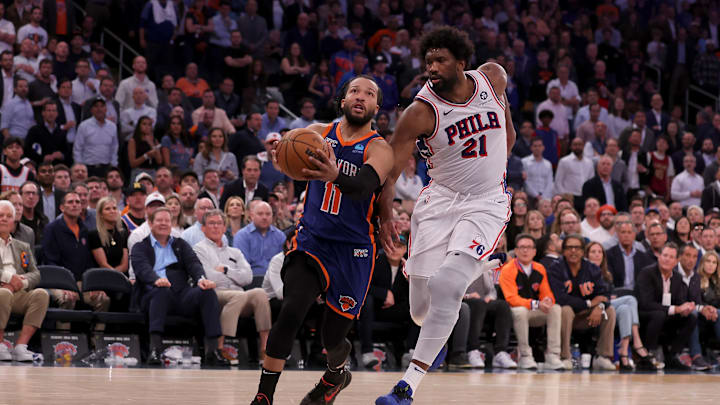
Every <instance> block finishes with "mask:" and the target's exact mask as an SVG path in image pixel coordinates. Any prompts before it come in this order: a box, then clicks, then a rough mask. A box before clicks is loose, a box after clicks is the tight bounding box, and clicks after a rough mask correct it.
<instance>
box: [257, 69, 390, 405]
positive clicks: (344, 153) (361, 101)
mask: <svg viewBox="0 0 720 405" xmlns="http://www.w3.org/2000/svg"><path fill="white" fill-rule="evenodd" d="M381 105H382V93H381V91H380V88H379V87H378V86H377V84H376V83H375V81H374V80H373V79H372V78H370V77H368V76H358V77H356V78H354V79H352V80H351V81H350V82H348V84H347V85H346V87H345V92H344V96H343V98H342V100H341V101H340V107H341V109H342V119H341V120H340V121H339V122H336V123H332V124H313V125H311V126H309V127H308V128H309V129H312V130H314V131H315V132H317V133H319V134H322V136H323V138H325V141H326V142H327V145H328V147H329V148H328V149H329V150H330V156H327V155H325V153H324V152H323V151H321V150H319V149H318V150H317V156H316V158H311V160H312V162H313V163H314V164H315V165H316V166H317V170H308V169H303V171H304V173H305V175H306V177H307V178H309V179H310V181H309V182H308V187H307V191H306V196H305V212H304V214H303V216H302V217H301V218H300V220H299V222H298V224H297V229H296V234H295V237H294V239H293V245H292V249H291V250H290V251H289V252H288V254H287V256H286V257H285V262H284V264H283V268H282V275H283V281H284V287H283V289H284V291H285V297H284V299H283V306H282V309H281V310H280V315H279V316H278V319H277V321H276V322H275V324H274V325H273V327H272V329H271V330H270V335H269V337H268V343H267V349H266V356H265V360H264V362H263V369H262V374H261V376H260V385H259V387H258V393H257V395H256V396H255V399H254V400H253V402H252V404H257V405H266V404H272V403H273V394H274V392H275V386H276V385H277V382H278V379H279V378H280V372H281V371H282V369H283V367H284V366H285V359H286V358H287V357H288V356H289V355H290V350H291V348H292V344H293V341H294V340H295V336H296V335H297V332H298V330H299V329H300V326H301V324H302V322H303V320H304V319H305V315H306V314H307V312H308V310H309V309H310V307H311V305H312V304H313V303H314V302H315V300H316V298H317V297H318V296H319V295H321V294H323V293H324V294H325V302H326V304H327V307H326V309H325V313H324V316H323V323H322V327H321V329H322V330H321V337H322V342H323V346H324V347H325V350H326V351H327V370H326V371H325V374H324V375H323V377H322V378H321V379H320V382H319V383H318V384H317V385H316V386H315V388H313V389H312V390H311V391H310V392H309V393H308V394H307V395H306V396H305V398H303V400H302V402H300V403H301V404H302V405H309V404H332V403H333V402H334V401H335V398H337V394H338V393H339V392H340V391H341V390H342V389H344V388H345V387H347V386H348V385H349V384H350V379H351V376H350V372H349V371H348V370H346V368H345V362H346V359H347V357H348V354H349V353H350V349H351V347H352V346H351V344H350V342H349V341H348V340H347V339H346V335H347V333H348V331H349V330H350V328H351V327H352V325H353V321H354V320H355V318H356V317H357V316H358V314H359V313H360V308H361V307H362V305H363V303H364V301H365V296H366V294H367V291H368V286H369V284H370V279H371V277H372V272H373V265H374V263H375V240H374V233H375V227H374V226H373V216H374V211H373V205H374V203H375V198H376V192H377V191H378V190H379V189H380V187H381V185H382V184H383V183H384V181H385V178H386V177H387V175H388V173H389V172H390V170H391V169H392V165H393V155H392V149H391V148H390V146H389V145H388V144H387V143H386V142H385V140H384V139H383V138H382V137H381V136H380V135H378V134H377V133H376V132H375V131H373V130H372V128H371V122H370V121H371V119H372V117H374V116H375V114H377V112H378V109H379V108H380V106H381ZM273 152H274V151H273Z"/></svg>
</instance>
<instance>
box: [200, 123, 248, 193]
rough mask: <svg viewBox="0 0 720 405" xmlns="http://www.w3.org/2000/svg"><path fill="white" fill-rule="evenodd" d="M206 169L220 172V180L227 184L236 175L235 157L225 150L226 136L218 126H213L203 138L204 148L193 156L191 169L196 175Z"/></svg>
mask: <svg viewBox="0 0 720 405" xmlns="http://www.w3.org/2000/svg"><path fill="white" fill-rule="evenodd" d="M207 169H215V170H217V171H218V173H220V181H221V182H222V183H223V184H227V183H229V182H231V181H233V180H235V179H236V178H237V177H238V165H237V158H235V154H234V153H230V152H228V151H227V136H226V135H225V132H223V130H222V129H220V128H213V129H211V130H210V134H209V135H208V137H207V139H205V148H204V149H203V151H202V152H200V153H198V154H197V156H195V163H194V164H193V170H194V171H195V173H197V174H198V175H202V173H205V170H207Z"/></svg>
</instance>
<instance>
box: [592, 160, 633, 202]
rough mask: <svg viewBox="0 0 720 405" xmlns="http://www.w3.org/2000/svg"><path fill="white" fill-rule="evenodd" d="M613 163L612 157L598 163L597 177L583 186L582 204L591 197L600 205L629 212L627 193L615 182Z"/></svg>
mask: <svg viewBox="0 0 720 405" xmlns="http://www.w3.org/2000/svg"><path fill="white" fill-rule="evenodd" d="M612 167H613V161H612V158H610V156H602V157H600V159H598V162H597V168H596V171H597V175H596V176H595V177H593V178H591V179H590V180H588V181H586V182H585V183H584V184H583V186H582V203H583V205H584V203H585V200H586V199H588V198H589V197H593V198H596V199H597V200H598V202H599V203H600V205H605V204H609V205H612V206H613V207H615V209H617V210H618V211H625V210H627V202H626V200H625V192H624V191H623V188H622V185H621V184H620V183H618V182H616V181H615V180H613V178H612V176H611V174H612Z"/></svg>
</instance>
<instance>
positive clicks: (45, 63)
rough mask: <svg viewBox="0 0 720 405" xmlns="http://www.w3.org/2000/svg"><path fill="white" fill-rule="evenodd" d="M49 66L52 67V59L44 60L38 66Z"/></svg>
mask: <svg viewBox="0 0 720 405" xmlns="http://www.w3.org/2000/svg"><path fill="white" fill-rule="evenodd" d="M47 64H49V65H50V66H52V61H51V60H50V59H43V60H41V61H40V64H39V65H38V66H42V65H47Z"/></svg>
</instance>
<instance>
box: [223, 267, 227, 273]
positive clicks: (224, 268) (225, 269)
mask: <svg viewBox="0 0 720 405" xmlns="http://www.w3.org/2000/svg"><path fill="white" fill-rule="evenodd" d="M227 272H228V268H227V266H223V274H227Z"/></svg>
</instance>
